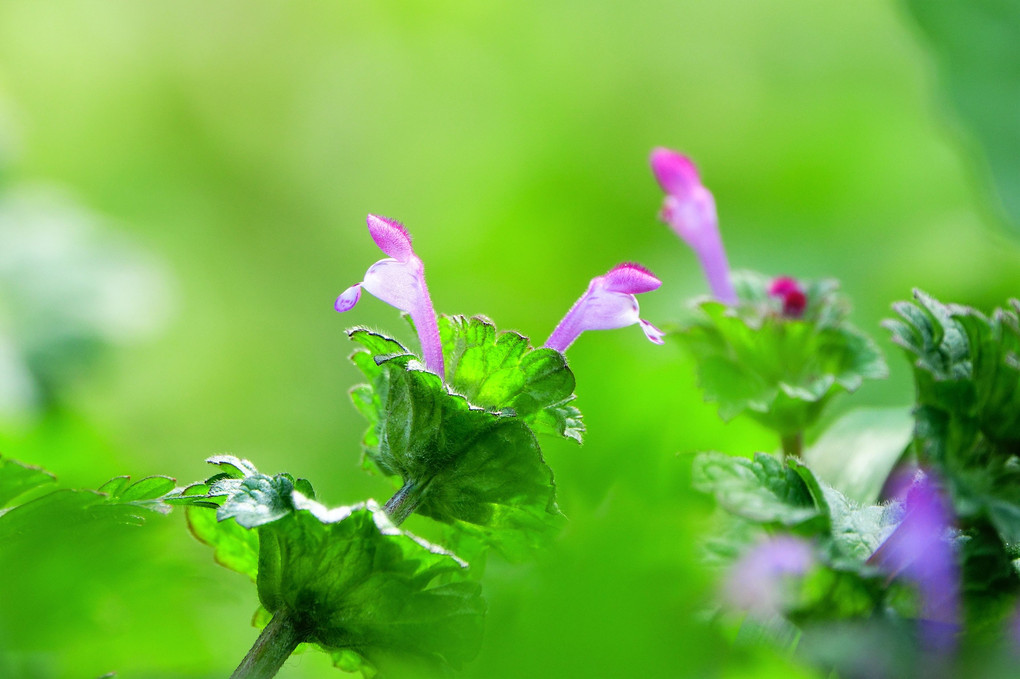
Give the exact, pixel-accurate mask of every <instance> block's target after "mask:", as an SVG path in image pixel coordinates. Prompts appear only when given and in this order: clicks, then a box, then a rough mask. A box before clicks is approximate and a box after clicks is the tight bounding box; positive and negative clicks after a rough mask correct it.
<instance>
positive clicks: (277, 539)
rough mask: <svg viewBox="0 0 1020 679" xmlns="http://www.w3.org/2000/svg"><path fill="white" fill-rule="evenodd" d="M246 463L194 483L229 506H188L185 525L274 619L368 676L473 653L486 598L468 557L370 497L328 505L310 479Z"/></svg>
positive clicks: (197, 492) (195, 491) (204, 495)
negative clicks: (401, 523) (246, 583)
mask: <svg viewBox="0 0 1020 679" xmlns="http://www.w3.org/2000/svg"><path fill="white" fill-rule="evenodd" d="M246 468H247V469H249V470H253V471H251V473H249V474H248V475H247V476H246V477H245V478H243V479H220V480H219V481H217V482H216V483H218V484H219V486H218V488H216V489H213V487H212V486H211V485H209V484H203V485H200V486H193V487H191V488H189V489H186V490H185V491H184V494H185V496H187V497H191V498H193V499H195V500H199V499H207V500H208V499H212V500H217V499H218V500H222V502H223V505H222V507H221V508H220V510H221V511H215V512H214V511H213V510H211V509H209V508H207V507H202V506H198V505H195V506H190V507H188V510H187V511H188V520H189V525H190V526H191V528H192V531H193V532H194V533H195V536H196V537H198V538H199V539H200V540H201V541H203V542H205V543H207V544H209V545H211V546H213V547H214V548H215V549H216V558H217V561H218V562H220V563H222V564H223V565H225V566H227V567H229V568H232V569H234V570H237V571H239V572H242V573H245V574H247V575H249V576H250V577H252V578H253V579H255V580H256V582H257V585H258V592H259V599H260V601H261V603H262V606H263V607H264V608H265V610H266V611H268V613H269V614H271V615H273V616H276V615H283V616H287V617H289V618H291V619H293V620H294V621H295V625H297V626H298V627H299V628H300V629H302V630H303V631H304V639H303V640H304V641H305V642H307V643H314V644H317V645H319V646H320V647H321V648H322V649H323V650H324V651H326V652H327V653H329V654H330V655H331V656H333V658H334V660H335V661H337V662H339V663H340V664H341V665H343V666H345V667H347V668H349V669H361V670H363V671H365V672H367V673H368V674H371V673H374V672H375V670H376V669H378V668H382V669H385V668H387V667H388V666H389V665H390V664H392V663H407V662H408V659H413V662H414V663H417V664H420V663H422V662H424V663H426V664H428V665H434V666H436V667H442V666H446V665H449V666H452V667H459V666H460V665H461V664H462V663H463V662H465V661H466V660H468V659H470V658H471V657H473V656H474V655H475V654H476V653H477V651H478V648H479V645H480V643H481V624H482V616H483V614H484V603H483V601H482V599H481V596H480V589H479V586H478V584H477V583H475V582H470V581H468V580H467V579H466V578H465V567H466V564H465V563H464V562H462V561H460V560H459V559H457V558H456V557H455V556H453V555H452V554H450V553H449V552H446V551H445V550H443V549H441V548H439V547H437V546H435V545H432V544H430V543H428V542H426V541H424V540H421V539H420V538H417V537H415V536H413V535H411V534H410V533H406V532H404V531H402V530H400V529H399V528H397V527H396V526H394V525H393V523H392V522H391V521H390V519H389V518H388V517H387V516H386V514H385V512H384V511H383V510H382V509H381V508H380V507H379V506H378V505H377V504H376V503H375V502H374V501H371V500H370V501H368V502H366V503H363V504H358V505H351V506H345V507H336V508H327V507H325V506H324V505H322V504H320V503H318V502H316V501H315V500H312V499H310V498H309V497H307V496H306V495H304V494H302V493H301V492H299V491H297V490H295V486H296V485H297V486H302V487H306V488H310V485H309V484H307V482H305V481H301V482H292V481H291V480H290V479H291V477H290V476H289V475H286V474H278V475H276V476H273V477H270V476H266V475H264V474H261V473H259V472H258V471H257V470H255V468H254V466H252V465H250V463H247V462H246ZM231 493H232V494H231ZM259 505H261V506H259ZM223 509H227V510H228V511H226V512H224V511H222V510H223ZM217 516H219V518H220V519H222V520H216V518H215V517H217ZM232 519H236V520H232ZM239 521H240V522H244V524H246V525H249V526H251V528H246V527H244V526H243V525H242V524H241V523H239ZM262 617H263V618H264V617H265V616H262Z"/></svg>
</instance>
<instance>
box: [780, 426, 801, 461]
mask: <svg viewBox="0 0 1020 679" xmlns="http://www.w3.org/2000/svg"><path fill="white" fill-rule="evenodd" d="M781 440H782V443H783V459H786V458H788V457H795V458H797V459H798V460H799V459H800V454H801V451H802V450H803V448H804V434H803V432H799V431H798V432H797V433H795V434H784V435H783V436H782V439H781Z"/></svg>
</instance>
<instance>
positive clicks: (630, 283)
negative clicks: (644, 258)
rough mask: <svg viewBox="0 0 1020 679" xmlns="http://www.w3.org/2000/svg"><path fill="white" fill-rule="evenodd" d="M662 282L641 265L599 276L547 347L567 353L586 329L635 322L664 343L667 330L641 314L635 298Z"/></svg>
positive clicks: (609, 327)
mask: <svg viewBox="0 0 1020 679" xmlns="http://www.w3.org/2000/svg"><path fill="white" fill-rule="evenodd" d="M660 285H662V281H660V280H659V279H658V278H656V277H655V275H654V274H653V273H652V272H651V271H649V270H648V269H645V268H644V267H641V266H638V265H637V264H620V265H618V266H616V267H614V268H613V269H611V270H610V271H609V272H608V273H606V274H605V275H604V276H596V277H595V278H593V279H591V283H589V284H588V289H587V290H586V291H585V293H584V294H583V295H581V298H580V299H579V300H577V301H576V302H574V306H572V307H570V311H568V312H567V315H566V316H564V317H563V320H562V321H560V323H559V325H557V326H556V329H555V330H553V333H552V335H550V336H549V339H548V340H546V342H545V346H546V347H548V348H550V349H555V350H557V351H559V352H564V351H566V350H567V347H569V346H570V345H571V344H573V342H574V340H576V339H577V336H578V335H580V334H581V333H582V332H584V331H585V330H612V329H614V328H624V327H627V326H628V325H634V324H635V323H639V324H640V325H641V329H642V330H644V332H645V335H646V336H647V337H648V339H649V340H651V341H652V342H654V343H655V344H662V338H663V336H664V333H663V332H662V331H661V330H659V329H658V328H656V327H655V326H654V325H652V324H651V323H649V322H648V321H646V320H644V319H642V318H640V317H639V316H638V313H639V307H638V301H637V299H636V298H635V297H634V295H636V294H639V293H642V292H651V291H652V290H655V289H656V288H658V287H659V286H660Z"/></svg>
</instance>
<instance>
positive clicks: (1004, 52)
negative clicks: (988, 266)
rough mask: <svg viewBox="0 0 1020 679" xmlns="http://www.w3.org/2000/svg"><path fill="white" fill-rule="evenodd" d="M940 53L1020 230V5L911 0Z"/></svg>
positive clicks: (949, 86)
mask: <svg viewBox="0 0 1020 679" xmlns="http://www.w3.org/2000/svg"><path fill="white" fill-rule="evenodd" d="M906 5H907V7H908V9H909V10H910V12H911V14H912V15H913V17H914V19H915V20H916V21H917V23H918V25H919V26H920V27H921V30H922V31H923V32H924V34H925V37H926V38H927V39H928V41H929V42H930V43H931V47H932V48H933V50H934V52H935V63H936V64H937V66H938V70H939V76H940V79H941V80H942V85H943V87H945V89H946V90H947V91H948V93H949V100H950V101H951V102H952V104H953V106H954V107H955V108H956V113H957V114H958V115H959V116H960V118H961V119H962V121H963V122H964V124H966V125H967V127H968V128H969V129H970V132H971V133H972V134H973V136H974V137H975V138H976V140H977V141H978V143H979V144H980V145H981V147H982V150H983V151H984V153H985V157H986V159H987V161H988V167H989V169H990V170H991V175H992V177H991V178H992V182H993V184H994V185H995V188H996V189H997V190H998V194H999V197H1000V198H1001V200H1002V205H1003V207H1004V208H1005V211H1006V216H1007V217H1008V219H1009V221H1011V222H1012V225H1013V227H1014V228H1015V229H1020V120H1018V118H1017V111H1018V110H1020V5H1018V4H1017V3H1016V2H1015V1H1014V0H907V2H906Z"/></svg>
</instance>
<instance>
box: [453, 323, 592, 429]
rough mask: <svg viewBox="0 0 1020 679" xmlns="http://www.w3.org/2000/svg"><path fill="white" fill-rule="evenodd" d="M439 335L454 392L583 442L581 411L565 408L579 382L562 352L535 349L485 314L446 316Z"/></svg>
mask: <svg viewBox="0 0 1020 679" xmlns="http://www.w3.org/2000/svg"><path fill="white" fill-rule="evenodd" d="M439 336H440V339H441V341H442V344H443V359H444V361H445V362H446V383H447V385H448V386H449V387H450V389H451V390H452V391H454V392H456V393H458V394H462V395H463V396H464V397H466V398H467V400H468V402H469V403H471V404H472V405H476V406H481V407H483V408H485V409H487V410H492V411H500V410H507V409H510V410H513V411H514V412H515V413H516V414H517V415H518V416H519V417H521V418H523V419H524V420H525V421H526V422H527V423H528V424H529V425H531V426H532V428H533V429H535V430H536V431H543V432H546V433H552V434H559V435H561V436H565V437H567V438H572V439H574V440H577V441H580V440H581V436H582V434H583V433H584V425H583V424H582V422H581V417H580V415H581V414H580V411H579V410H577V408H574V407H573V406H566V404H567V403H568V402H569V401H571V400H573V399H574V384H575V380H574V374H573V373H572V372H571V371H570V368H569V367H567V361H566V358H565V357H564V356H563V354H561V353H560V352H558V351H555V350H553V349H546V348H538V349H536V348H533V347H532V346H531V345H530V343H529V341H528V338H527V337H524V336H523V335H520V334H518V333H516V332H497V331H496V327H495V326H494V325H493V324H492V322H491V321H489V320H488V319H486V318H482V317H480V316H475V317H473V318H466V317H464V316H443V317H441V318H440V319H439ZM565 407H568V408H569V409H565Z"/></svg>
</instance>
